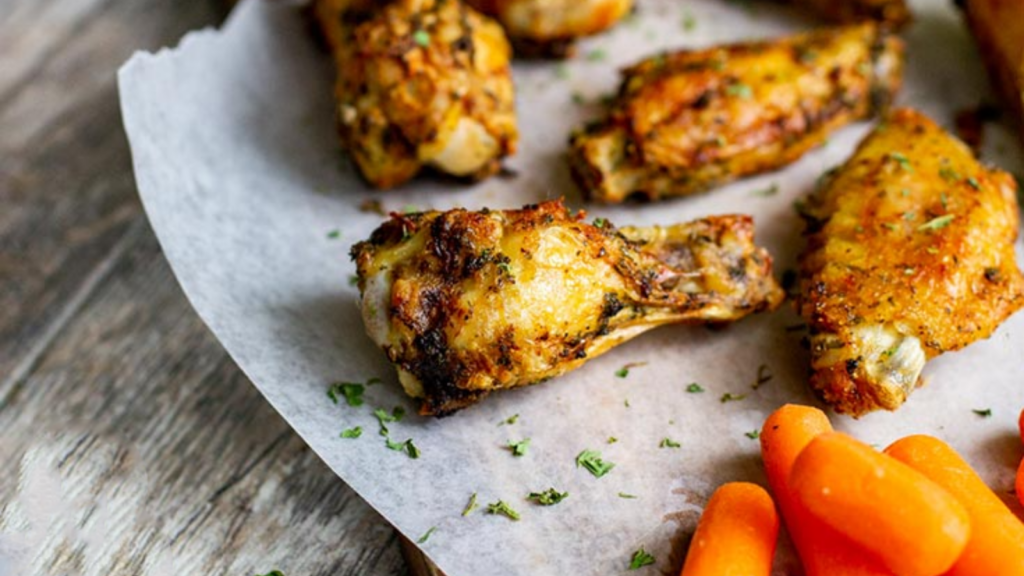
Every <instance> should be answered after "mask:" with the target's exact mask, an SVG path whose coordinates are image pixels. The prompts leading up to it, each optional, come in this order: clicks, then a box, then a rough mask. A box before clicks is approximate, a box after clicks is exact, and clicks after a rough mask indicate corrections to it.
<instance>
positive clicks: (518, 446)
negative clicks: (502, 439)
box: [508, 438, 530, 456]
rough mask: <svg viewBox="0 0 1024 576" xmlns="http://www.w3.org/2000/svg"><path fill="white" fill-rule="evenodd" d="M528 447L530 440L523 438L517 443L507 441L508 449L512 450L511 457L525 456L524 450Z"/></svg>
mask: <svg viewBox="0 0 1024 576" xmlns="http://www.w3.org/2000/svg"><path fill="white" fill-rule="evenodd" d="M529 446H530V439H529V438H524V439H522V440H520V441H519V442H513V441H511V440H509V441H508V447H509V449H511V450H512V455H513V456H524V455H526V448H527V447H529Z"/></svg>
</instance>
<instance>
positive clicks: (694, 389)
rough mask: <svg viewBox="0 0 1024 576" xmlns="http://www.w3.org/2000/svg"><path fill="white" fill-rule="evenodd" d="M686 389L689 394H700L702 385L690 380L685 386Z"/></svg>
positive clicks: (702, 389)
mask: <svg viewBox="0 0 1024 576" xmlns="http://www.w3.org/2000/svg"><path fill="white" fill-rule="evenodd" d="M686 391H687V392H689V393H690V394H700V393H701V392H703V391H704V387H703V386H701V385H700V384H697V383H696V382H691V383H690V385H689V386H687V387H686Z"/></svg>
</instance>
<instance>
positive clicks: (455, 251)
mask: <svg viewBox="0 0 1024 576" xmlns="http://www.w3.org/2000/svg"><path fill="white" fill-rule="evenodd" d="M582 218H583V214H582V213H580V214H577V215H575V216H573V215H572V214H570V213H569V211H568V210H567V209H566V208H565V206H563V205H562V203H561V202H545V203H543V204H540V205H534V206H527V207H525V208H523V209H522V210H504V211H497V210H494V211H491V210H486V209H485V210H482V211H479V212H471V211H467V210H462V209H457V210H451V211H448V212H424V213H418V214H405V215H399V214H393V215H392V217H391V220H389V221H388V222H386V223H384V224H383V225H382V226H381V227H380V228H378V229H377V230H376V231H375V232H374V233H373V235H372V236H371V237H370V239H369V240H367V241H364V242H360V243H358V244H356V245H355V246H354V247H353V249H352V256H353V258H354V259H355V261H356V265H357V269H358V277H359V290H360V293H361V294H362V304H361V306H362V313H363V320H364V322H365V323H366V328H367V332H368V333H369V335H370V337H371V338H372V339H373V340H374V342H376V343H377V344H378V345H380V346H381V347H382V348H383V349H384V352H385V353H386V354H387V356H388V358H389V359H390V360H391V362H393V363H394V364H395V365H396V367H397V368H398V374H399V379H400V380H401V382H402V385H403V386H404V387H405V390H406V392H407V393H408V394H409V395H411V396H414V397H417V398H421V399H422V406H421V412H422V413H423V414H433V415H438V416H441V415H445V414H448V413H451V412H453V411H455V410H458V409H460V408H463V407H465V406H468V405H470V404H472V403H474V402H476V401H478V400H479V399H481V398H483V397H484V396H486V395H487V394H488V393H489V392H491V391H492V390H499V389H503V388H512V387H515V386H524V385H527V384H533V383H537V382H541V381H543V380H546V379H548V378H551V377H553V376H558V375H559V374H563V373H565V372H567V371H569V370H572V369H574V368H576V367H578V366H580V365H581V364H583V363H584V362H586V361H587V360H588V359H590V358H594V357H595V356H598V355H600V354H602V353H604V352H606V351H607V350H609V349H610V348H612V347H613V346H615V345H617V344H620V343H622V342H625V341H626V340H629V339H630V338H633V337H635V336H637V335H639V334H641V333H643V332H645V331H647V330H650V329H651V328H655V327H657V326H659V325H662V324H673V323H715V324H719V323H724V322H731V321H735V320H738V319H740V318H742V317H744V316H746V315H748V314H751V313H753V312H758V311H761V310H769V309H774V308H775V307H777V306H778V305H779V304H780V302H781V301H782V298H783V294H782V291H781V289H780V288H779V287H778V285H777V284H776V282H775V280H774V279H773V278H772V275H771V257H770V256H769V255H768V253H767V252H766V251H765V250H764V249H762V248H758V247H757V246H755V245H754V243H753V233H754V226H753V222H752V221H751V219H750V217H748V216H716V217H710V218H704V219H701V220H697V221H694V222H691V223H688V224H677V225H674V226H668V227H652V228H615V227H614V226H612V225H611V223H609V222H607V221H603V220H600V219H599V220H597V221H595V222H594V224H587V223H585V222H583V221H582Z"/></svg>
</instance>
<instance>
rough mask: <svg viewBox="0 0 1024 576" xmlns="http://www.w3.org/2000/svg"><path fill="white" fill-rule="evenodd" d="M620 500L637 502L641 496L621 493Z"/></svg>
mask: <svg viewBox="0 0 1024 576" xmlns="http://www.w3.org/2000/svg"><path fill="white" fill-rule="evenodd" d="M619 498H622V499H624V500H636V499H637V498H639V496H637V495H635V494H626V493H625V492H619Z"/></svg>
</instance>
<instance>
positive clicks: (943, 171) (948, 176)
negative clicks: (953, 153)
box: [939, 166, 960, 182]
mask: <svg viewBox="0 0 1024 576" xmlns="http://www.w3.org/2000/svg"><path fill="white" fill-rule="evenodd" d="M939 176H940V177H942V179H943V180H945V181H946V182H956V181H958V180H960V174H959V173H957V171H956V170H953V169H952V168H950V167H949V166H943V167H942V168H939Z"/></svg>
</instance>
